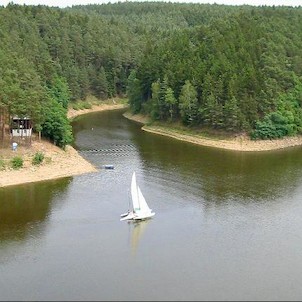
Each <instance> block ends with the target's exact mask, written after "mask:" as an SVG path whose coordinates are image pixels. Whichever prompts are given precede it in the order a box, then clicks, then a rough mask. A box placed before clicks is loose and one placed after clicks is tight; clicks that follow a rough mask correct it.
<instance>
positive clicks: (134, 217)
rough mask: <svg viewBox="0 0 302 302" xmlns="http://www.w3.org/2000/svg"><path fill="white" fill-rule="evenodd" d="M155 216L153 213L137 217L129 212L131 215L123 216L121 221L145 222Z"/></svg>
mask: <svg viewBox="0 0 302 302" xmlns="http://www.w3.org/2000/svg"><path fill="white" fill-rule="evenodd" d="M154 215H155V213H154V212H152V213H150V214H145V215H143V216H140V215H137V214H135V213H133V212H129V213H125V214H121V219H120V221H124V220H145V219H148V218H151V217H152V216H154Z"/></svg>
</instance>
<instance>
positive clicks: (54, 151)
mask: <svg viewBox="0 0 302 302" xmlns="http://www.w3.org/2000/svg"><path fill="white" fill-rule="evenodd" d="M125 107H126V106H125V105H124V104H102V105H100V106H96V105H94V106H93V107H92V108H91V109H83V110H73V109H71V110H69V112H68V115H67V116H68V118H69V119H72V118H74V117H76V116H78V115H82V114H86V113H90V112H96V111H104V110H114V109H121V108H125ZM36 152H42V153H43V154H44V156H45V159H44V161H43V162H42V164H41V165H40V166H34V165H32V159H33V157H34V154H35V153H36ZM14 156H21V157H22V158H23V160H24V163H23V167H22V168H21V169H19V170H13V169H8V168H7V169H6V170H2V171H1V170H0V188H1V187H7V186H12V185H18V184H24V183H30V182H38V181H43V180H49V179H56V178H62V177H69V176H73V175H80V174H85V173H93V172H97V171H98V170H97V168H96V167H94V166H93V165H92V164H91V163H90V162H88V161H87V160H85V159H84V158H83V157H82V156H80V155H79V154H78V152H77V151H76V150H75V149H74V148H73V147H71V146H66V150H62V149H61V148H59V147H57V146H54V145H53V144H51V143H49V142H48V141H45V140H41V141H38V140H34V141H33V142H32V144H31V146H30V147H23V146H19V147H18V148H17V151H15V152H13V151H12V150H10V149H0V158H1V159H2V160H4V161H6V162H7V161H9V159H10V158H12V157H14Z"/></svg>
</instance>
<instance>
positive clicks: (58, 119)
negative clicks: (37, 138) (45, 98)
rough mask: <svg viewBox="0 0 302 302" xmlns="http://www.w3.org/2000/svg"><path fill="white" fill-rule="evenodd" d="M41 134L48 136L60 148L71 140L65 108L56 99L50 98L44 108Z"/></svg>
mask: <svg viewBox="0 0 302 302" xmlns="http://www.w3.org/2000/svg"><path fill="white" fill-rule="evenodd" d="M42 129H43V130H42V135H45V136H46V137H49V138H50V139H52V140H53V142H54V143H55V144H56V145H58V146H59V147H61V148H65V146H66V145H68V144H70V143H71V142H72V141H73V135H72V128H71V125H70V123H69V120H68V119H67V116H66V109H65V108H63V107H62V105H61V104H59V103H58V102H57V101H56V100H53V99H50V102H49V105H48V106H47V107H46V108H45V120H44V123H43V124H42Z"/></svg>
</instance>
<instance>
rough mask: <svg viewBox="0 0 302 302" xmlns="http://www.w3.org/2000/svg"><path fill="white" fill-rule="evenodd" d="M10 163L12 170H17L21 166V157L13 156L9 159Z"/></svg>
mask: <svg viewBox="0 0 302 302" xmlns="http://www.w3.org/2000/svg"><path fill="white" fill-rule="evenodd" d="M10 164H11V167H12V168H13V169H14V170H18V169H20V168H22V167H23V158H22V157H20V156H15V157H13V158H12V159H11V160H10Z"/></svg>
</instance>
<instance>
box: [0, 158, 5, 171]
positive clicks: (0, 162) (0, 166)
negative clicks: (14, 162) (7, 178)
mask: <svg viewBox="0 0 302 302" xmlns="http://www.w3.org/2000/svg"><path fill="white" fill-rule="evenodd" d="M2 170H5V162H4V160H3V159H1V158H0V171H2Z"/></svg>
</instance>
